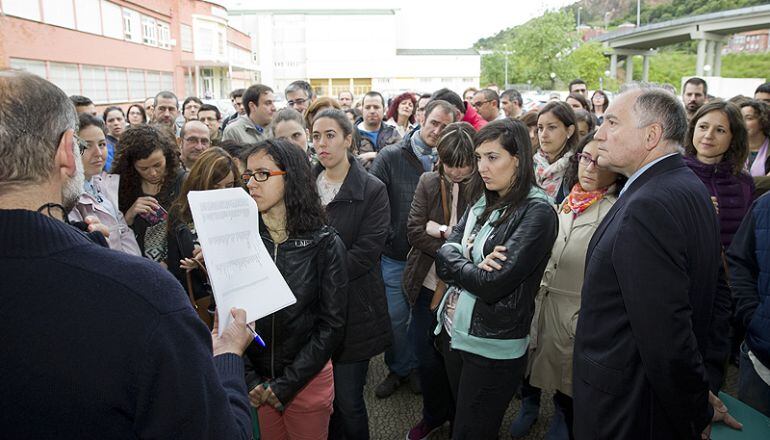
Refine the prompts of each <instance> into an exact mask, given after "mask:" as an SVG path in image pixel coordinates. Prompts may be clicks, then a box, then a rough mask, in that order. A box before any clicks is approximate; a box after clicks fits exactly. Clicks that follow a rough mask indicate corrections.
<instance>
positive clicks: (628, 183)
mask: <svg viewBox="0 0 770 440" xmlns="http://www.w3.org/2000/svg"><path fill="white" fill-rule="evenodd" d="M675 154H679V153H677V152H674V153H669V154H667V155H665V156H661V157H659V158H657V159H655V160H653V161H652V162H650V163H648V164H647V165H645V166H643V167H641V168H639V169H638V170H636V172H635V173H634V174H631V177H629V178H628V181H627V182H626V184H625V185H623V189H621V190H620V194H619V195H618V197H621V196H622V195H623V193H624V192H626V190H627V189H628V188H630V187H631V184H632V183H634V180H636V179H638V178H639V176H641V175H642V174H644V172H645V171H647V170H649V169H650V168H652V166H653V165H655V164H656V163H658V162H660V161H662V160H663V159H665V158H667V157H671V156H673V155H675Z"/></svg>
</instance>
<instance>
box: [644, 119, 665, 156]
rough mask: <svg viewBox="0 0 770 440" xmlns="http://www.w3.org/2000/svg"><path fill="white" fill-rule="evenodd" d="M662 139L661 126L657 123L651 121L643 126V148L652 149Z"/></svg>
mask: <svg viewBox="0 0 770 440" xmlns="http://www.w3.org/2000/svg"><path fill="white" fill-rule="evenodd" d="M661 140H663V126H662V125H661V124H659V123H657V122H656V123H653V124H650V125H648V126H647V127H645V130H644V148H645V149H646V150H647V151H652V149H653V148H655V147H657V146H658V144H659V143H660V141H661Z"/></svg>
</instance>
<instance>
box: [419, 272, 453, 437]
mask: <svg viewBox="0 0 770 440" xmlns="http://www.w3.org/2000/svg"><path fill="white" fill-rule="evenodd" d="M432 298H433V291H432V290H430V289H428V288H427V287H423V288H421V289H420V295H419V296H418V297H417V301H416V302H415V304H414V306H413V307H412V324H411V328H412V330H413V331H412V336H413V341H414V342H413V343H414V351H415V354H416V355H417V372H418V374H419V375H420V384H421V385H422V418H423V420H425V422H426V423H427V424H428V425H429V426H438V425H440V424H442V423H444V422H445V421H447V420H452V419H453V418H454V406H455V405H454V398H453V397H452V391H451V390H450V388H449V379H447V375H446V367H444V357H443V356H441V353H439V352H438V350H437V349H436V345H435V344H434V341H435V336H434V335H433V329H435V328H436V313H435V312H431V311H430V300H431V299H432Z"/></svg>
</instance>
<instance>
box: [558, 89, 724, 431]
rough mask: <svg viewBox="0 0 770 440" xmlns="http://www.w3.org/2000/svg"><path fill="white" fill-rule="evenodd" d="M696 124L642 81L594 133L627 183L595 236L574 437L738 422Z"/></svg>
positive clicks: (577, 353)
mask: <svg viewBox="0 0 770 440" xmlns="http://www.w3.org/2000/svg"><path fill="white" fill-rule="evenodd" d="M686 132H687V116H686V114H685V110H684V107H683V106H682V105H681V104H680V103H679V101H678V100H677V99H676V97H675V96H674V95H672V94H671V93H669V92H667V91H665V90H663V89H660V88H657V87H651V86H636V87H634V88H630V89H629V90H627V91H625V92H623V93H621V94H620V95H618V97H617V98H616V99H615V100H613V101H612V103H611V104H610V106H609V108H607V110H606V111H605V113H604V124H602V126H601V127H600V128H599V130H598V131H597V132H596V134H595V136H594V140H596V141H597V142H598V157H596V163H597V164H598V166H599V167H603V168H608V169H610V170H612V171H614V172H617V173H620V174H623V175H624V176H626V177H628V182H627V183H626V184H625V187H624V188H623V190H622V191H621V192H620V197H619V198H618V201H617V202H616V203H615V205H614V206H613V208H612V210H611V211H610V212H609V213H608V214H607V216H606V217H605V218H604V220H603V221H602V223H601V224H600V225H599V227H598V229H597V230H596V233H595V234H594V235H593V238H592V239H591V242H590V243H589V245H588V252H587V256H586V268H585V281H584V284H583V289H582V298H581V307H580V318H579V319H578V323H577V332H576V337H575V348H574V379H573V382H574V385H573V387H574V388H573V390H574V434H575V438H576V439H618V438H622V439H650V438H654V439H674V438H690V439H692V438H700V437H701V433H705V434H707V433H708V432H710V423H711V421H712V420H715V421H720V420H721V421H725V422H726V423H728V424H731V426H738V425H737V422H735V421H734V419H732V418H731V417H729V414H727V409H726V408H725V407H724V405H723V404H722V403H721V402H720V401H719V399H718V398H716V396H715V394H716V393H718V391H719V387H720V386H721V383H722V380H723V377H724V365H725V363H726V360H727V356H728V355H729V350H730V344H729V341H728V340H727V334H728V332H727V328H728V318H729V316H730V301H731V300H730V294H729V291H728V289H727V287H726V283H725V280H724V272H723V271H722V263H721V261H722V260H721V258H720V242H719V227H718V224H717V218H716V212H715V209H714V206H713V204H712V203H711V199H710V197H709V194H708V192H707V191H706V188H705V187H704V186H703V184H702V183H701V181H700V180H699V179H698V178H697V177H696V176H695V174H693V173H692V171H690V169H689V168H688V167H687V166H686V165H685V163H684V161H683V160H682V156H681V154H680V152H681V149H682V143H683V142H684V137H685V133H686ZM712 392H713V393H712Z"/></svg>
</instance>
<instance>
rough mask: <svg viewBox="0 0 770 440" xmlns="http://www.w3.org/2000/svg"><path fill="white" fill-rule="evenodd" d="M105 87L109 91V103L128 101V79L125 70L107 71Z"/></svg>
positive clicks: (110, 69)
mask: <svg viewBox="0 0 770 440" xmlns="http://www.w3.org/2000/svg"><path fill="white" fill-rule="evenodd" d="M107 86H108V87H109V91H110V101H112V102H127V101H128V78H127V76H126V69H120V68H114V67H110V68H108V69H107Z"/></svg>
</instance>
